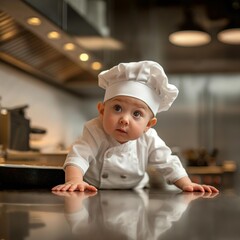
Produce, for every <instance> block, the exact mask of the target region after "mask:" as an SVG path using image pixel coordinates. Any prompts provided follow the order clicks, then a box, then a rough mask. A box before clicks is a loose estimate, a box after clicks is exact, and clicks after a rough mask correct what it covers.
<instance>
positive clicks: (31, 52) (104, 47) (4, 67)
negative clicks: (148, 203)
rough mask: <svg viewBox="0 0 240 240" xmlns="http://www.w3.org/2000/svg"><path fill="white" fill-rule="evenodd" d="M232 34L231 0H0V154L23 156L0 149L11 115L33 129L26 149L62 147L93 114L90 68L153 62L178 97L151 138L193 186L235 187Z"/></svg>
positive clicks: (237, 139)
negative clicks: (177, 158) (182, 167)
mask: <svg viewBox="0 0 240 240" xmlns="http://www.w3.org/2000/svg"><path fill="white" fill-rule="evenodd" d="M180 28H182V29H180ZM183 28H185V29H183ZM229 29H231V30H232V32H233V34H234V35H233V38H231V37H228V36H224V34H223V33H228V34H231V31H230V30H229ZM180 30H181V31H182V30H188V32H187V33H189V31H190V30H195V31H194V32H193V33H198V34H202V35H198V36H197V37H196V39H195V38H192V40H191V41H190V42H185V41H187V40H188V37H189V36H184V37H183V38H180V39H178V38H177V37H178V36H177V35H176V34H175V35H173V33H176V31H180ZM224 30H225V31H224ZM196 31H197V32H196ZM239 32H240V0H211V1H207V0H182V1H181V0H172V1H171V0H149V1H147V0H132V1H128V0H121V1H117V0H41V1H38V0H22V1H21V0H11V1H9V0H0V97H1V100H0V107H1V122H0V123H1V129H0V130H1V132H0V135H1V134H2V135H4V134H5V138H4V137H3V136H2V138H0V139H1V141H2V142H0V143H1V148H2V149H4V148H10V149H11V148H12V149H13V150H20V151H21V150H24V151H25V150H26V149H24V148H22V149H21V146H18V147H12V146H13V145H11V146H9V142H7V143H6V142H5V143H4V139H5V140H6V134H8V133H6V128H7V127H6V126H7V125H5V124H6V122H5V121H6V119H5V120H4V115H9V114H10V115H11V114H12V115H14V114H17V115H21V116H24V118H26V119H28V124H29V126H30V128H33V129H35V133H34V132H31V131H30V130H29V129H28V134H29V136H30V137H29V146H28V145H26V146H25V147H27V148H28V149H27V150H29V151H30V150H34V151H39V152H42V153H49V152H61V151H63V152H64V151H66V150H67V149H68V147H69V146H70V144H71V143H72V142H73V141H74V140H75V139H76V138H77V137H78V136H79V134H80V133H81V131H82V127H83V124H84V123H85V122H86V121H87V120H89V119H91V118H93V117H95V116H97V111H96V104H97V102H99V101H101V100H102V97H103V91H102V90H101V89H99V88H98V86H97V75H98V74H99V72H100V71H102V70H105V69H108V68H110V67H112V66H114V65H116V64H118V63H119V62H129V61H140V60H153V61H156V62H158V63H159V64H161V65H162V66H163V67H164V69H165V72H166V74H167V75H168V77H169V81H170V82H171V83H173V84H175V85H176V86H177V87H178V88H179V91H180V94H179V97H178V98H177V100H176V102H175V103H174V104H173V106H172V107H171V108H170V110H169V111H168V112H163V113H161V114H160V115H159V116H158V125H157V126H156V130H157V131H158V133H159V135H160V136H161V137H162V139H164V140H165V142H166V143H167V145H168V146H170V147H171V148H172V150H173V152H174V153H176V154H178V155H179V156H180V157H181V159H182V161H183V164H184V165H185V166H188V167H189V169H190V170H189V171H190V172H191V171H192V175H193V177H195V180H196V181H203V180H204V181H205V182H210V183H212V184H214V183H216V184H223V181H226V182H227V183H226V182H224V184H225V183H226V184H233V185H234V187H237V188H239V189H240V184H239V182H240V174H239V170H238V168H237V167H238V165H239V163H240V150H239V149H240V33H239ZM183 33H184V31H183ZM185 33H186V32H185ZM194 39H195V40H197V41H196V42H193V41H194ZM198 40H202V42H198ZM171 41H172V42H171ZM173 41H174V42H173ZM176 41H177V42H176ZM3 132H5V133H4V134H3ZM11 134H13V135H14V134H15V133H11ZM15 137H16V134H15ZM21 139H22V137H21V135H20V136H18V139H17V141H20V142H21ZM15 140H16V139H15ZM27 140H28V139H27ZM8 141H9V140H8ZM27 144H28V143H27ZM215 166H216V167H218V168H214V167H215ZM196 167H198V169H197V170H196ZM202 167H213V168H212V169H210V170H209V168H208V169H207V168H202ZM219 167H220V168H219ZM198 170H199V171H198ZM204 171H209V174H207V173H206V172H204ZM223 174H225V175H227V176H229V178H227V180H223V179H222V175H223ZM202 175H203V176H204V177H205V178H204V179H201V177H202ZM229 182H231V183H229Z"/></svg>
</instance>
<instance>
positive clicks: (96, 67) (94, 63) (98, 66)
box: [92, 62, 102, 70]
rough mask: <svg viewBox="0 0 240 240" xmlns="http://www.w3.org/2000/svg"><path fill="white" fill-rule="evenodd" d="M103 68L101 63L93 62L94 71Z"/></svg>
mask: <svg viewBox="0 0 240 240" xmlns="http://www.w3.org/2000/svg"><path fill="white" fill-rule="evenodd" d="M101 68H102V64H101V63H100V62H93V63H92V69H93V70H100V69H101Z"/></svg>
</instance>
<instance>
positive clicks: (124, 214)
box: [0, 189, 240, 240]
mask: <svg viewBox="0 0 240 240" xmlns="http://www.w3.org/2000/svg"><path fill="white" fill-rule="evenodd" d="M239 200H240V199H239V195H238V194H237V193H235V192H233V191H229V192H227V191H226V192H224V191H223V192H221V193H220V194H217V195H212V194H202V193H182V192H179V191H163V190H157V189H148V190H140V191H133V190H122V191H121V190H101V191H99V192H97V193H91V192H84V193H81V192H72V193H70V192H54V193H52V192H50V191H46V190H38V191H35V190H21V191H16V190H8V191H0V208H1V209H0V211H1V215H0V225H1V228H0V229H1V230H0V239H8V240H12V239H17V240H21V239H28V240H31V239H34V240H38V239H44V238H46V239H48V240H51V239H58V240H61V239H86V240H88V239H91V240H95V239H96V240H97V239H98V240H101V239H104V240H105V239H113V240H115V239H121V240H122V239H140V240H141V239H143V240H148V239H149V240H154V239H165V240H166V239H180V240H181V239H184V240H186V239H204V240H205V239H238V237H239V233H240V232H239V227H238V224H239V222H240V207H239V206H240V204H239V202H240V201H239Z"/></svg>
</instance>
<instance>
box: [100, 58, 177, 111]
mask: <svg viewBox="0 0 240 240" xmlns="http://www.w3.org/2000/svg"><path fill="white" fill-rule="evenodd" d="M98 84H99V86H100V87H101V88H103V89H105V90H106V91H105V96H104V102H105V101H107V100H109V99H111V98H113V97H115V96H130V97H134V98H137V99H140V100H142V101H143V102H145V103H146V104H147V105H148V106H149V108H150V109H151V110H152V112H153V114H154V115H156V113H158V112H161V111H166V110H168V109H169V107H170V106H171V105H172V103H173V102H174V100H175V99H176V97H177V95H178V89H177V88H176V87H175V86H174V85H172V84H169V83H168V78H167V76H166V74H165V72H164V70H163V68H162V67H161V66H160V65H159V64H158V63H156V62H153V61H141V62H130V63H120V64H118V65H117V66H115V67H113V68H111V69H109V70H106V71H103V72H101V73H100V74H99V75H98Z"/></svg>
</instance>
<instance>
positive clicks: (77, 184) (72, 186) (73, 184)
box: [52, 180, 97, 192]
mask: <svg viewBox="0 0 240 240" xmlns="http://www.w3.org/2000/svg"><path fill="white" fill-rule="evenodd" d="M86 190H88V191H93V192H97V188H95V187H94V186H92V185H89V184H88V183H86V182H84V181H76V180H75V181H74V180H70V181H68V182H66V183H64V184H60V185H57V186H55V187H53V188H52V191H69V192H73V191H80V192H84V191H86Z"/></svg>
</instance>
